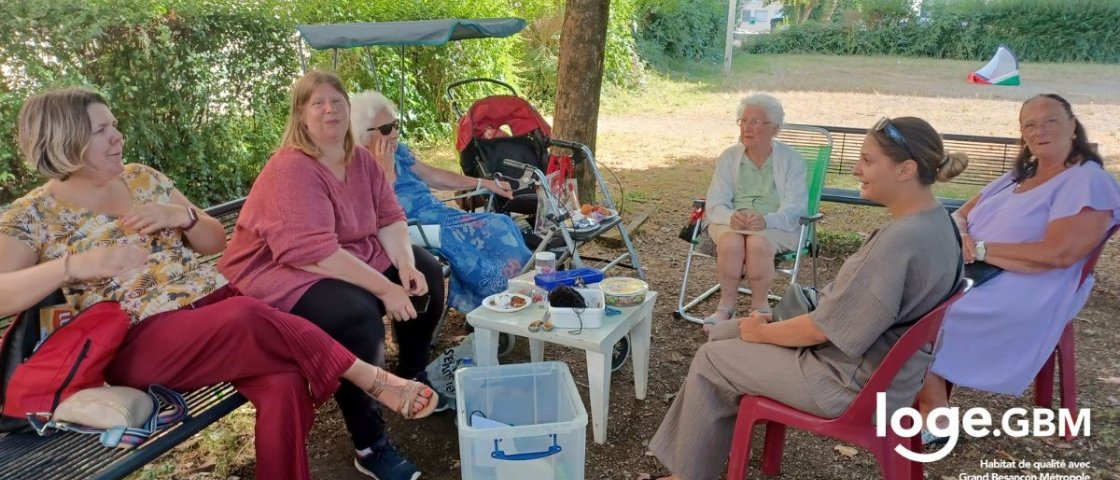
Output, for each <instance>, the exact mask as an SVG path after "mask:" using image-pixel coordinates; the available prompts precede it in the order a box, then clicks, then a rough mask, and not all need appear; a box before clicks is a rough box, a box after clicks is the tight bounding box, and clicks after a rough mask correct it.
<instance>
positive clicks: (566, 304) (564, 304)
mask: <svg viewBox="0 0 1120 480" xmlns="http://www.w3.org/2000/svg"><path fill="white" fill-rule="evenodd" d="M548 303H549V305H551V306H553V307H559V308H587V301H586V300H584V298H583V295H580V294H579V292H577V291H576V289H574V288H572V287H569V286H567V285H560V286H559V287H556V288H554V289H552V291H551V292H549V293H548Z"/></svg>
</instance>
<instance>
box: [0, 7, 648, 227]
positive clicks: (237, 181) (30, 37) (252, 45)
mask: <svg viewBox="0 0 1120 480" xmlns="http://www.w3.org/2000/svg"><path fill="white" fill-rule="evenodd" d="M632 1H633V0H615V4H616V6H618V7H619V8H618V10H621V11H624V12H628V13H624V15H631V13H629V12H632V8H631V7H630V6H631V5H632ZM562 5H563V0H522V1H518V2H509V1H507V0H474V1H471V2H447V1H445V0H414V1H409V2H400V1H397V0H300V1H296V0H257V1H254V2H244V1H241V0H92V1H81V0H54V1H50V2H0V31H3V32H7V34H6V35H3V36H0V58H3V59H4V60H3V63H2V68H0V119H3V123H0V139H2V140H0V205H3V204H5V203H7V202H9V201H11V200H12V199H14V198H16V197H18V196H19V195H22V194H23V193H24V192H26V191H27V190H29V189H30V188H31V187H33V186H35V185H37V184H39V183H41V182H42V180H41V179H40V178H38V177H37V175H35V173H34V172H31V171H30V170H29V169H28V168H26V167H25V166H24V165H23V161H22V157H21V155H20V154H19V152H18V149H17V147H16V143H15V130H16V121H15V119H16V117H17V114H18V111H19V107H20V105H21V104H22V103H23V101H24V99H26V98H27V96H28V95H30V94H31V93H33V92H37V91H42V90H44V89H47V88H51V87H58V86H68V85H79V86H87V87H90V88H94V89H96V90H98V91H100V92H101V93H102V94H104V95H105V96H106V98H107V99H108V100H109V102H110V105H111V107H112V109H113V112H114V114H115V116H116V117H117V118H118V119H119V121H120V126H121V129H122V132H123V133H124V136H125V158H126V159H127V161H132V162H142V163H145V164H148V165H152V166H154V167H156V168H158V169H160V170H162V171H164V172H165V173H167V174H168V176H170V177H171V178H172V179H174V180H175V182H176V184H177V185H178V186H179V188H180V189H181V190H183V192H184V193H185V194H186V195H187V196H188V197H190V198H191V199H192V200H194V201H196V202H198V203H199V204H201V205H207V204H214V203H219V202H223V201H228V200H231V199H234V198H237V197H240V196H243V195H244V194H245V193H247V191H248V187H249V186H250V185H251V184H252V181H253V179H254V178H255V177H256V174H257V173H258V172H259V171H260V168H261V167H262V166H263V164H264V162H265V160H266V159H267V158H268V156H269V154H270V153H271V151H272V150H273V149H274V148H275V147H276V144H277V143H278V141H279V138H280V134H281V132H282V130H283V126H284V123H285V121H286V120H287V115H288V111H287V110H288V101H289V94H290V93H289V92H290V89H291V85H292V83H293V82H294V81H295V80H296V79H297V78H298V77H299V75H300V72H301V66H300V58H301V54H302V56H303V57H304V58H306V61H307V64H308V66H309V67H311V68H322V69H328V70H329V69H331V68H332V66H333V64H334V59H333V57H332V55H331V54H330V52H314V51H311V50H310V49H309V48H308V47H307V46H306V45H305V44H303V45H301V44H300V41H299V40H298V38H297V37H296V34H295V26H296V25H298V24H313V23H333V22H369V21H395V20H405V19H407V20H421V19H432V18H447V17H458V18H485V17H505V16H518V15H520V16H522V17H523V18H527V19H528V20H529V21H530V22H532V23H533V24H534V25H536V24H537V23H538V22H539V21H540V19H542V18H546V17H548V16H551V17H556V18H559V16H560V15H562V11H561V6H562ZM612 13H613V12H612ZM630 22H631V20H630V17H619V16H617V15H613V14H612V17H611V24H610V27H609V29H610V30H609V38H608V46H607V55H608V58H607V60H606V65H605V68H606V72H605V80H606V81H607V82H608V83H610V84H615V85H628V84H630V83H632V82H634V79H635V78H639V77H640V70H639V69H640V68H641V65H640V63H637V62H634V61H633V58H634V53H633V52H634V46H633V44H634V42H633V36H632V34H631V30H630ZM555 30H556V31H555V32H553V33H550V34H549V35H550V37H549V41H547V42H540V43H538V44H534V43H532V41H531V40H527V39H525V38H523V37H524V36H525V35H526V34H525V33H522V34H519V35H515V36H514V37H512V38H508V39H487V40H471V41H466V42H453V43H451V44H448V45H446V46H442V47H414V48H407V49H403V50H400V49H396V48H372V49H369V50H368V52H369V54H368V56H367V55H365V54H363V50H361V49H350V50H345V51H341V52H340V53H339V55H338V65H337V72H338V73H339V75H340V77H341V78H342V79H343V80H344V82H345V83H346V85H347V88H348V89H350V90H351V91H359V90H364V89H378V88H379V89H381V90H382V91H384V92H385V93H386V94H387V95H388V96H390V97H391V98H393V99H398V98H399V95H400V92H401V88H402V87H403V88H404V101H403V102H399V103H402V104H401V105H399V107H400V108H401V110H402V111H403V113H404V115H405V118H404V120H405V125H406V129H407V130H406V133H407V135H408V136H409V139H410V140H411V141H414V142H423V141H430V140H433V139H445V138H447V135H448V134H449V132H450V130H451V127H450V125H451V122H452V121H453V120H454V115H453V114H452V112H451V110H450V108H449V106H448V104H447V102H446V99H445V98H444V94H443V93H444V89H445V87H446V85H447V84H448V83H450V82H451V81H454V80H459V79H463V78H470V77H495V78H501V79H505V80H507V81H510V82H512V83H513V84H514V85H515V86H517V87H519V90H521V91H522V92H523V93H524V94H528V95H529V98H530V100H531V101H532V102H534V104H536V105H544V106H547V105H550V104H551V103H552V101H553V98H554V96H555V84H556V81H555V78H556V77H555V75H556V62H555V57H556V54H557V50H558V48H559V37H558V35H559V28H556V29H555ZM527 33H528V32H527ZM553 36H555V41H552V40H553V39H552V37H553ZM550 59H551V60H550ZM371 60H372V61H371ZM402 72H403V76H402Z"/></svg>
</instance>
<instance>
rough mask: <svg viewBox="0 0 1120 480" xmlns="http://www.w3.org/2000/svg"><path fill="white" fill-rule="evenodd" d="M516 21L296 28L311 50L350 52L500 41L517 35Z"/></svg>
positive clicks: (521, 26)
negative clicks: (461, 41) (487, 39)
mask: <svg viewBox="0 0 1120 480" xmlns="http://www.w3.org/2000/svg"><path fill="white" fill-rule="evenodd" d="M525 25H526V22H525V20H522V19H520V18H478V19H461V18H448V19H440V20H417V21H411V22H365V23H331V24H320V25H298V26H296V30H298V31H299V34H300V35H301V36H302V37H303V39H304V40H305V41H306V42H307V44H308V45H310V46H311V48H314V49H316V50H325V49H328V48H354V47H370V46H386V45H395V46H400V45H425V46H437V45H443V44H445V43H447V42H451V41H456V40H465V39H469V38H504V37H508V36H510V35H513V34H515V33H517V32H520V31H521V30H522V29H524V28H525Z"/></svg>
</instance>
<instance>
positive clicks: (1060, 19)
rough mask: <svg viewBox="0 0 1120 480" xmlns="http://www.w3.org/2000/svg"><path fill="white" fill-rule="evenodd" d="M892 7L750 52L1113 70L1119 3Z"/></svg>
mask: <svg viewBox="0 0 1120 480" xmlns="http://www.w3.org/2000/svg"><path fill="white" fill-rule="evenodd" d="M897 3H899V2H897V1H896V0H859V3H857V4H855V7H856V8H857V10H856V11H858V13H859V16H858V19H859V21H857V22H823V21H822V22H813V21H810V22H806V23H804V24H802V25H793V26H790V27H789V28H787V29H785V30H782V31H779V32H777V33H774V34H771V35H767V36H761V37H759V38H757V39H755V41H753V42H751V43H750V44H748V45H746V46H745V48H746V49H747V50H748V51H749V52H754V53H832V54H850V55H905V56H920V57H932V58H953V59H964V60H983V59H987V58H988V57H990V56H991V55H992V53H993V52H994V51H995V48H996V46H998V45H1000V44H1005V45H1007V46H1009V47H1010V48H1011V49H1012V50H1013V51H1014V52H1015V54H1016V55H1017V56H1018V57H1019V59H1020V60H1024V61H1034V62H1101V63H1120V29H1118V28H1116V25H1120V2H1099V1H1095V0H956V1H950V0H943V1H940V2H934V3H932V4H931V5H929V6H928V16H927V17H922V18H918V17H917V15H915V12H914V11H913V10H911V9H910V8H909V6H908V5H907V6H906V7H905V8H900V5H897Z"/></svg>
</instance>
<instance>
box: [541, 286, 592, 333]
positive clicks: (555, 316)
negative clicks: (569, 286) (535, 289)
mask: <svg viewBox="0 0 1120 480" xmlns="http://www.w3.org/2000/svg"><path fill="white" fill-rule="evenodd" d="M575 290H576V291H577V292H579V294H580V295H583V299H584V301H586V302H587V308H585V309H583V310H580V311H579V313H578V314H577V313H576V310H575V309H571V308H557V307H553V306H551V305H550V306H549V307H548V311H549V312H551V313H552V325H553V326H555V327H556V328H599V327H602V326H603V316H604V315H605V314H606V310H607V308H606V305H607V302H606V299H605V297H604V296H603V291H602V290H599V289H598V288H577V289H575Z"/></svg>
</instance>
